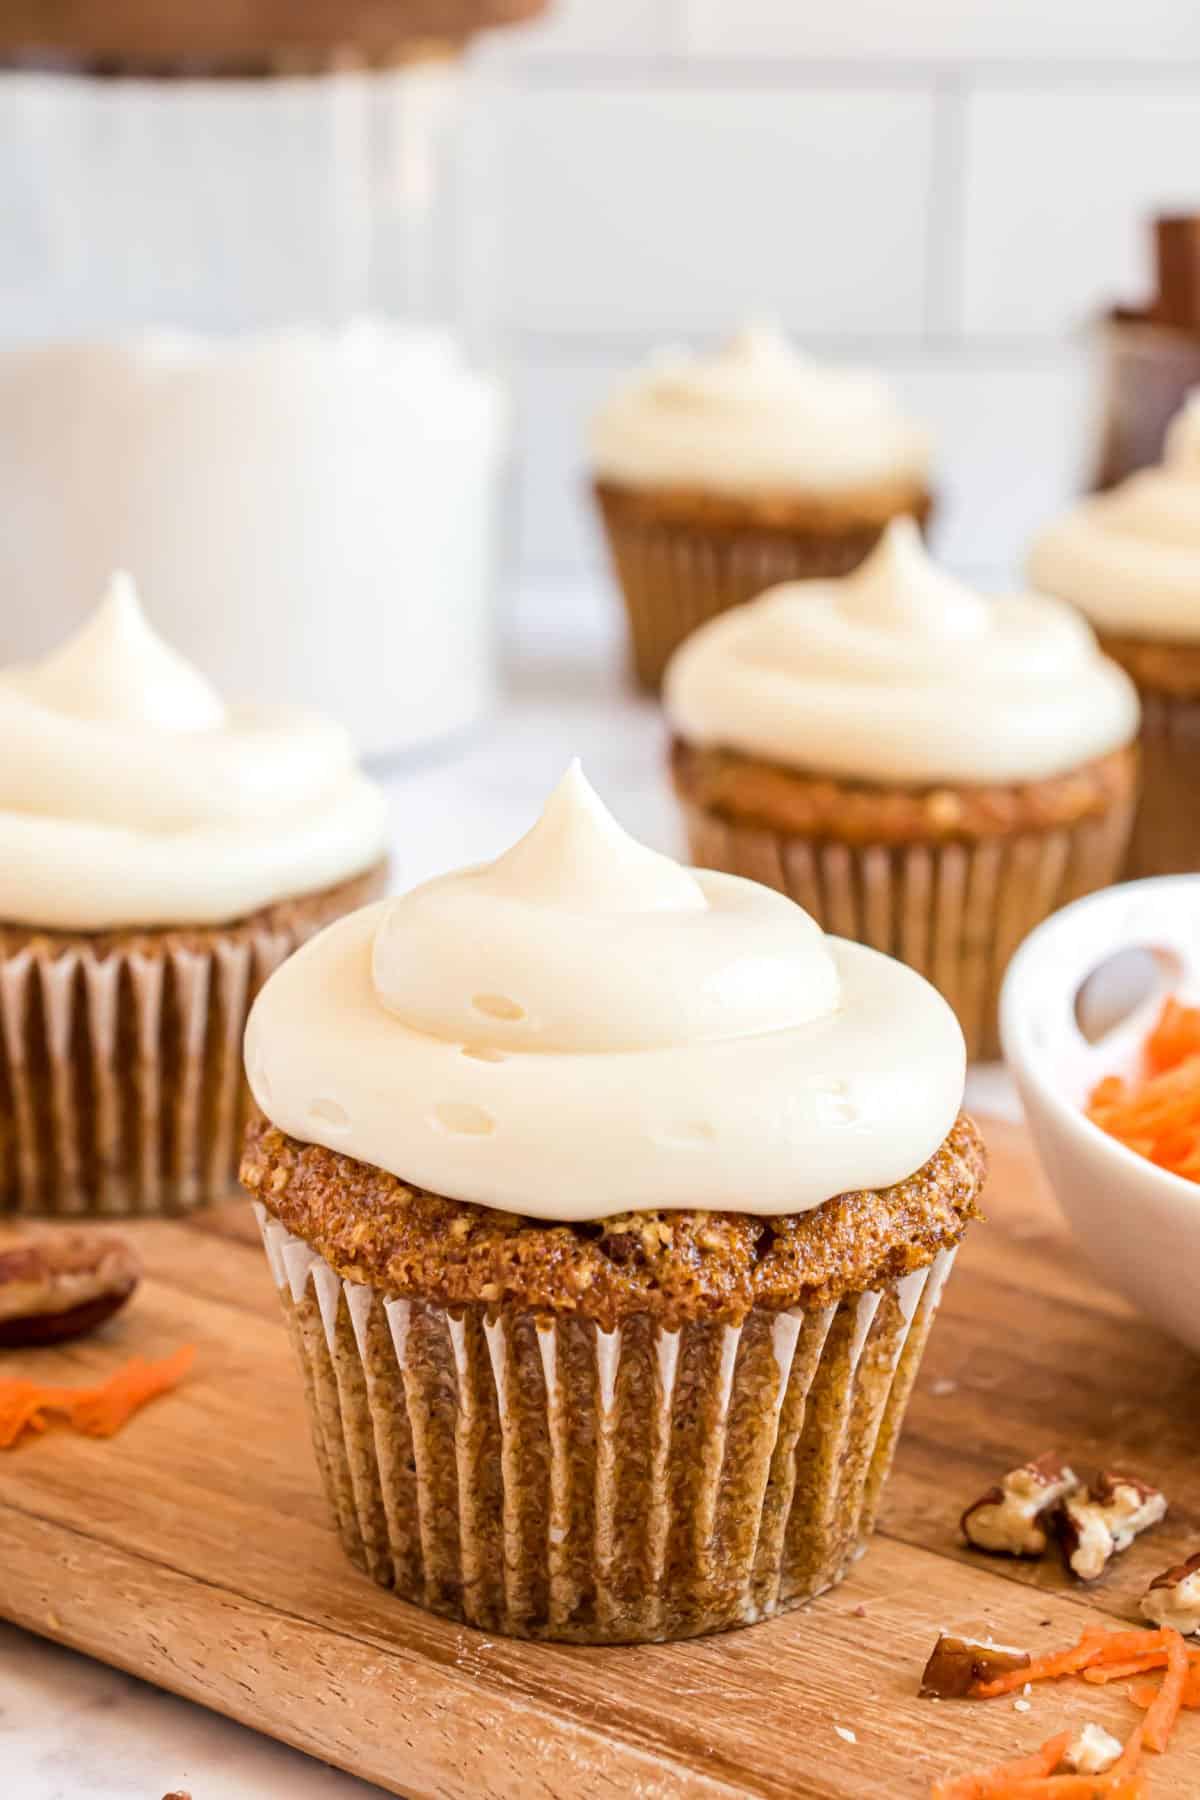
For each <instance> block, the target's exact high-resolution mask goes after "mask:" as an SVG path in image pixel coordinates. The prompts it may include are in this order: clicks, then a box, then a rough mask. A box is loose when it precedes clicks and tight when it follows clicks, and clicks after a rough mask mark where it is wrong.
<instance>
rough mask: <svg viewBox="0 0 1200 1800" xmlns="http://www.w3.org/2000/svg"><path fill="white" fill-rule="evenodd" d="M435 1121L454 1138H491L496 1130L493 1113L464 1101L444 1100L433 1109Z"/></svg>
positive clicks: (440, 1128)
mask: <svg viewBox="0 0 1200 1800" xmlns="http://www.w3.org/2000/svg"><path fill="white" fill-rule="evenodd" d="M433 1121H434V1124H435V1125H436V1126H437V1127H438V1128H439V1130H441V1131H447V1132H449V1133H450V1134H451V1135H452V1136H454V1137H490V1136H491V1134H492V1132H493V1131H495V1129H496V1121H495V1119H493V1117H492V1115H491V1113H489V1112H485V1111H484V1109H483V1107H482V1106H472V1105H471V1104H470V1103H469V1102H467V1101H464V1100H443V1101H442V1103H441V1105H440V1106H435V1107H434V1109H433Z"/></svg>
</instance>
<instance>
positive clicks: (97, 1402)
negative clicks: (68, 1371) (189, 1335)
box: [0, 1344, 196, 1450]
mask: <svg viewBox="0 0 1200 1800" xmlns="http://www.w3.org/2000/svg"><path fill="white" fill-rule="evenodd" d="M195 1356H196V1351H195V1348H194V1346H193V1345H191V1344H185V1345H184V1346H183V1348H182V1349H181V1350H177V1351H176V1352H175V1354H174V1355H173V1356H165V1357H163V1358H162V1359H161V1360H160V1361H158V1362H145V1361H143V1359H142V1358H141V1357H138V1356H135V1357H134V1358H133V1360H132V1361H131V1362H127V1363H125V1364H124V1365H123V1366H122V1367H121V1368H119V1369H118V1370H117V1372H116V1374H115V1375H111V1376H110V1377H109V1379H108V1380H107V1381H102V1382H100V1383H98V1384H97V1385H96V1386H95V1387H90V1388H86V1387H78V1388H74V1387H51V1386H49V1385H46V1384H43V1383H40V1382H36V1381H26V1380H22V1379H19V1378H13V1379H5V1380H0V1450H8V1449H10V1448H11V1447H12V1445H14V1444H15V1443H17V1442H18V1440H19V1439H20V1438H21V1437H23V1436H24V1434H25V1433H26V1432H27V1431H44V1430H45V1429H46V1422H47V1415H48V1414H51V1413H58V1414H62V1415H63V1416H65V1418H66V1419H67V1422H68V1423H69V1424H70V1425H71V1426H73V1427H74V1429H75V1430H76V1431H82V1432H84V1433H86V1435H87V1436H89V1437H112V1436H113V1434H114V1433H115V1432H118V1431H120V1429H121V1427H122V1425H124V1424H125V1423H126V1421H127V1420H129V1419H130V1418H132V1416H133V1414H134V1413H135V1412H137V1411H138V1410H139V1408H140V1407H143V1406H145V1405H146V1404H147V1402H148V1401H150V1400H154V1399H156V1398H157V1397H158V1395H159V1394H165V1393H166V1392H167V1390H168V1389H169V1388H173V1387H176V1386H177V1385H178V1384H179V1382H181V1381H182V1380H183V1378H184V1376H185V1375H186V1374H187V1372H188V1370H189V1369H190V1368H191V1366H192V1363H193V1362H194V1361H195Z"/></svg>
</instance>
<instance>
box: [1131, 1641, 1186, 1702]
mask: <svg viewBox="0 0 1200 1800" xmlns="http://www.w3.org/2000/svg"><path fill="white" fill-rule="evenodd" d="M1191 1662H1192V1668H1191V1673H1190V1674H1189V1675H1188V1678H1187V1680H1186V1681H1185V1682H1184V1684H1183V1698H1182V1699H1181V1701H1180V1705H1181V1706H1183V1707H1185V1708H1186V1709H1187V1710H1188V1711H1189V1712H1195V1711H1200V1668H1198V1667H1197V1666H1196V1657H1195V1652H1192V1653H1191ZM1129 1698H1130V1699H1131V1700H1132V1701H1133V1704H1134V1705H1135V1706H1140V1707H1141V1708H1142V1710H1143V1711H1145V1710H1146V1708H1147V1707H1150V1706H1153V1705H1154V1702H1155V1700H1156V1699H1157V1698H1158V1689H1157V1687H1156V1686H1155V1684H1154V1683H1153V1682H1152V1681H1140V1682H1139V1683H1138V1685H1137V1686H1136V1687H1132V1688H1130V1690H1129Z"/></svg>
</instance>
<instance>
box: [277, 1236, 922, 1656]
mask: <svg viewBox="0 0 1200 1800" xmlns="http://www.w3.org/2000/svg"><path fill="white" fill-rule="evenodd" d="M255 1211H256V1214H257V1216H258V1220H259V1224H260V1226H261V1228H262V1232H263V1239H264V1243H265V1245H266V1249H267V1255H268V1257H269V1259H270V1263H271V1269H272V1272H273V1274H274V1278H275V1282H276V1286H277V1287H278V1289H279V1293H280V1297H281V1299H282V1302H283V1308H284V1312H285V1314H286V1317H287V1321H288V1325H289V1329H290V1331H291V1335H292V1339H293V1343H294V1346H295V1350H296V1354H297V1358H298V1360H299V1363H300V1368H301V1371H302V1373H303V1377H304V1382H305V1386H306V1389H307V1394H308V1403H309V1411H310V1415H311V1421H312V1431H313V1444H314V1447H315V1451H316V1457H317V1462H318V1465H319V1467H320V1470H321V1475H322V1478H323V1480H324V1484H325V1488H326V1492H327V1494H328V1497H329V1502H330V1505H331V1508H332V1511H333V1514H334V1517H335V1519H336V1522H337V1528H338V1531H339V1534H340V1537H341V1541H342V1544H343V1547H344V1549H345V1550H346V1552H347V1554H348V1556H349V1557H350V1558H351V1560H352V1561H353V1562H354V1563H356V1564H357V1565H358V1567H359V1568H360V1569H362V1570H364V1571H365V1572H366V1573H367V1574H369V1575H370V1576H372V1577H373V1578H374V1580H376V1581H377V1582H379V1583H380V1584H381V1585H383V1586H385V1587H390V1588H393V1589H394V1590H395V1592H396V1593H397V1594H398V1595H399V1596H400V1597H401V1598H402V1599H405V1600H409V1601H412V1602H413V1603H414V1604H415V1605H418V1606H423V1607H426V1608H428V1609H429V1610H431V1611H434V1612H438V1613H444V1614H446V1615H447V1616H449V1617H451V1618H455V1619H460V1620H463V1621H464V1622H466V1623H467V1624H471V1625H477V1626H480V1627H481V1628H483V1629H485V1630H487V1631H493V1632H501V1633H505V1634H508V1635H510V1636H516V1637H540V1638H552V1639H559V1640H563V1641H569V1642H577V1643H633V1642H654V1641H660V1640H664V1639H670V1638H681V1637H694V1636H697V1635H699V1634H701V1633H705V1632H711V1631H722V1630H725V1629H727V1628H729V1627H731V1626H738V1625H748V1624H751V1623H753V1622H754V1621H755V1620H758V1619H765V1618H769V1617H770V1616H771V1615H772V1614H773V1613H777V1612H781V1611H784V1610H786V1609H787V1608H789V1607H792V1606H797V1605H799V1604H801V1602H803V1601H804V1600H807V1599H809V1598H810V1597H811V1596H812V1595H813V1594H817V1593H820V1592H821V1591H822V1590H823V1589H825V1588H828V1587H831V1586H832V1585H833V1584H834V1583H835V1582H837V1581H838V1580H840V1579H841V1577H842V1576H843V1575H844V1574H845V1573H846V1571H847V1569H848V1568H849V1567H850V1566H851V1564H852V1563H853V1562H854V1561H855V1560H856V1559H857V1557H858V1556H859V1555H860V1554H861V1553H862V1551H863V1549H864V1547H865V1544H866V1541H867V1539H868V1537H869V1536H870V1533H871V1531H872V1528H873V1526H874V1523H875V1517H876V1513H877V1511H878V1507H879V1501H880V1495H881V1492H882V1489H883V1485H884V1482H885V1480H886V1477H887V1473H888V1470H889V1468H890V1466H891V1461H892V1455H893V1452H894V1450H895V1446H896V1440H897V1437H898V1436H899V1432H900V1427H901V1423H902V1420H903V1416H904V1410H905V1406H906V1404H907V1401H908V1396H909V1393H910V1391H911V1388H912V1385H913V1381H914V1379H915V1376H916V1372H917V1367H918V1364H919V1362H920V1358H921V1353H922V1350H923V1348H924V1345H925V1340H926V1337H927V1336H928V1333H929V1328H930V1325H931V1324H932V1322H933V1316H934V1313H935V1310H936V1308H937V1303H938V1299H939V1297H940V1295H941V1290H942V1287H943V1284H944V1282H945V1279H946V1276H947V1275H948V1273H949V1270H950V1267H951V1264H952V1262H953V1258H954V1252H953V1251H952V1250H950V1251H943V1252H942V1253H941V1254H940V1255H939V1256H938V1257H937V1258H936V1260H935V1261H934V1262H933V1263H932V1264H931V1265H930V1267H929V1268H927V1269H921V1270H918V1271H916V1272H915V1273H913V1274H910V1275H906V1276H904V1277H903V1278H901V1279H900V1280H897V1281H892V1282H889V1283H887V1284H886V1285H884V1286H883V1287H881V1288H880V1289H879V1291H877V1292H872V1293H866V1294H858V1295H854V1296H851V1297H850V1298H848V1299H846V1300H843V1301H842V1302H841V1303H840V1304H837V1305H833V1306H828V1307H825V1308H821V1309H819V1310H812V1311H803V1310H798V1311H794V1312H785V1313H777V1314H773V1313H767V1312H763V1311H755V1312H752V1313H751V1314H750V1316H749V1317H748V1318H747V1320H746V1321H745V1323H744V1324H743V1325H740V1326H737V1325H721V1324H717V1323H713V1322H709V1321H704V1322H697V1323H695V1324H685V1325H683V1326H682V1327H681V1328H680V1329H678V1330H675V1331H668V1330H665V1329H664V1328H663V1327H662V1326H661V1325H659V1324H658V1323H657V1322H655V1321H654V1320H653V1319H651V1318H650V1317H649V1315H646V1314H641V1315H637V1316H635V1317H633V1318H632V1319H630V1320H628V1321H626V1322H625V1323H624V1324H623V1325H622V1326H620V1327H618V1328H617V1329H616V1330H614V1331H611V1332H604V1331H601V1330H599V1329H597V1327H596V1326H595V1325H594V1324H593V1323H592V1322H591V1321H589V1320H586V1319H581V1318H578V1317H576V1316H574V1315H572V1316H569V1317H563V1318H561V1319H559V1320H558V1321H556V1322H554V1321H549V1320H547V1319H545V1318H544V1317H535V1315H533V1314H531V1313H516V1314H512V1315H508V1314H500V1315H498V1316H494V1317H493V1316H489V1313H488V1309H487V1308H486V1307H483V1306H478V1307H465V1308H462V1309H460V1310H458V1311H448V1310H446V1309H445V1308H443V1307H441V1306H438V1305H431V1304H427V1303H425V1302H422V1301H417V1300H413V1301H409V1300H387V1299H385V1298H384V1297H383V1295H382V1294H380V1293H379V1292H377V1291H376V1290H375V1289H373V1288H371V1287H368V1286H364V1285H362V1284H361V1283H356V1282H350V1281H342V1280H341V1279H340V1278H339V1277H338V1276H337V1274H335V1272H334V1271H333V1269H331V1268H330V1267H329V1265H328V1264H327V1263H326V1262H324V1261H323V1260H322V1259H321V1257H319V1256H318V1255H316V1254H315V1253H314V1252H313V1251H312V1250H311V1249H310V1248H309V1247H308V1245H307V1244H305V1243H304V1242H303V1241H302V1240H301V1239H299V1238H297V1237H294V1236H292V1235H291V1233H289V1232H288V1231H287V1229H286V1228H285V1227H284V1226H283V1225H281V1224H280V1223H279V1221H278V1220H276V1219H274V1218H272V1217H271V1215H270V1214H269V1213H268V1212H267V1211H266V1209H265V1208H264V1207H263V1206H262V1204H261V1203H260V1202H255Z"/></svg>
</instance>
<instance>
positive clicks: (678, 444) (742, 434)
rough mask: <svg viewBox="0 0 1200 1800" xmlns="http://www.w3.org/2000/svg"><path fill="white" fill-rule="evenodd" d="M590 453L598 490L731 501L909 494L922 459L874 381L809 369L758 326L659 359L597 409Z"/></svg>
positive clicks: (924, 442)
mask: <svg viewBox="0 0 1200 1800" xmlns="http://www.w3.org/2000/svg"><path fill="white" fill-rule="evenodd" d="M590 447H591V459H592V466H593V468H594V470H595V472H596V473H597V474H598V475H600V476H601V477H602V478H604V479H607V480H610V481H615V482H619V483H624V484H625V485H627V486H630V487H659V486H672V487H674V486H678V487H701V488H708V489H710V490H715V491H717V492H720V493H735V494H736V493H742V492H746V491H751V492H754V491H761V490H763V489H799V490H801V491H815V492H819V493H825V492H838V491H839V490H845V489H847V488H859V487H866V486H869V485H870V484H871V483H873V482H891V481H895V480H897V479H899V480H907V481H911V482H912V483H913V485H914V486H919V485H922V484H923V483H924V481H925V478H926V475H927V473H928V468H929V459H930V445H929V439H928V436H927V434H926V433H925V432H924V431H923V430H922V429H921V428H920V427H919V426H917V425H914V424H913V423H912V422H911V421H910V420H908V419H906V418H905V417H904V415H903V413H902V412H901V411H900V408H899V406H898V405H897V403H896V401H895V399H894V398H893V396H892V394H891V392H890V391H889V389H888V388H887V387H886V386H885V384H884V383H883V382H882V381H881V380H879V378H878V377H877V376H875V375H873V374H870V373H869V372H867V371H866V370H862V369H848V368H834V367H829V366H826V365H822V364H820V363H817V362H814V361H813V360H812V359H811V358H809V357H806V356H802V355H801V354H800V353H799V352H798V351H796V350H794V349H793V348H792V347H791V345H790V344H789V343H788V342H787V340H786V339H785V338H784V337H782V336H781V335H780V333H779V332H778V331H776V330H775V329H774V328H773V327H771V326H768V325H750V326H747V327H746V328H745V329H744V330H742V331H741V332H739V333H738V335H737V336H736V337H734V338H733V339H732V341H731V342H730V343H728V344H727V345H725V347H724V348H723V349H721V350H718V351H717V352H716V353H715V354H712V355H709V356H702V355H694V354H691V353H689V352H687V351H684V350H665V351H660V352H659V353H658V355H657V356H655V357H654V358H653V359H652V361H651V362H650V363H649V364H648V365H647V366H646V367H645V368H643V369H640V370H638V371H637V372H636V373H634V374H633V375H632V376H630V377H629V378H628V379H627V380H625V381H624V382H623V383H622V384H621V385H620V386H619V387H618V388H617V390H616V391H615V392H614V393H613V394H612V395H611V397H610V398H609V399H608V400H607V401H606V403H605V404H604V405H603V406H602V407H601V409H600V411H599V413H598V414H597V415H596V417H595V419H594V420H593V422H592V429H591V445H590Z"/></svg>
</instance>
